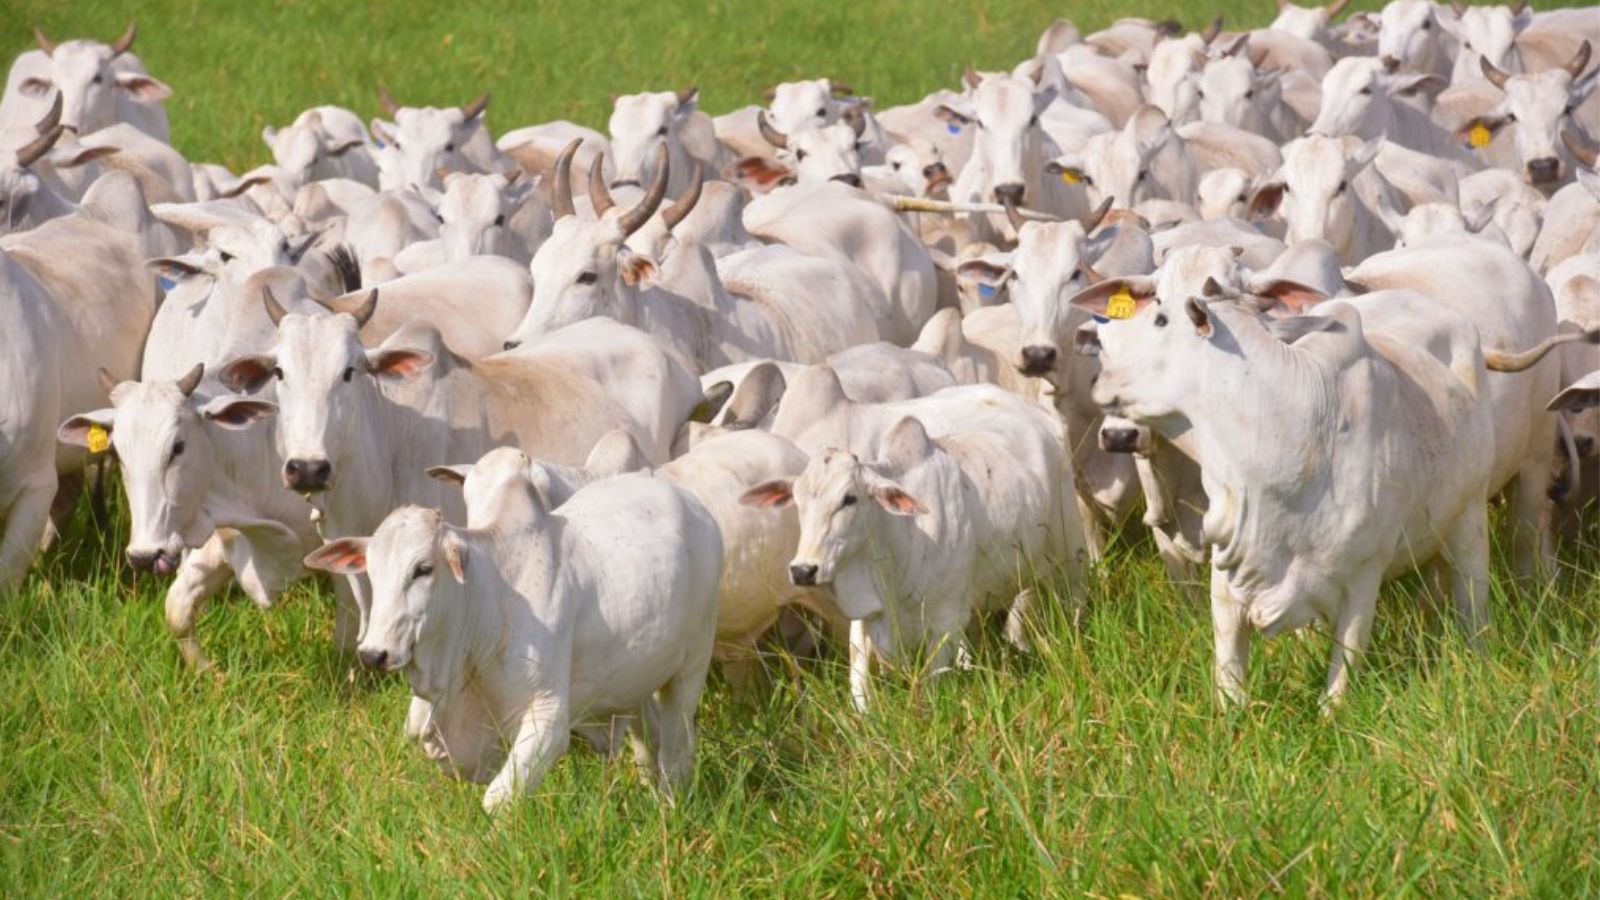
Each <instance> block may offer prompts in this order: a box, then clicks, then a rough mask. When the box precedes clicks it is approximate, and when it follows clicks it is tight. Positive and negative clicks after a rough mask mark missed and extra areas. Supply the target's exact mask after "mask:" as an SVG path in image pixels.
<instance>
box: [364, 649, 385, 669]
mask: <svg viewBox="0 0 1600 900" xmlns="http://www.w3.org/2000/svg"><path fill="white" fill-rule="evenodd" d="M356 656H357V657H358V658H359V659H360V660H361V664H362V665H363V666H366V667H367V668H369V669H381V668H383V664H384V663H386V662H388V661H389V651H387V650H372V649H370V648H367V647H363V648H361V649H359V650H357V651H356Z"/></svg>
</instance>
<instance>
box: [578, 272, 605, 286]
mask: <svg viewBox="0 0 1600 900" xmlns="http://www.w3.org/2000/svg"><path fill="white" fill-rule="evenodd" d="M599 280H600V276H599V275H596V274H595V273H593V272H584V273H583V274H582V275H579V276H578V283H579V284H594V283H595V282H596V281H599Z"/></svg>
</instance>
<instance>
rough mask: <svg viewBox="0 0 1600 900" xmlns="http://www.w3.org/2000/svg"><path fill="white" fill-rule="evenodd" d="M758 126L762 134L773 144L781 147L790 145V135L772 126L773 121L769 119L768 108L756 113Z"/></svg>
mask: <svg viewBox="0 0 1600 900" xmlns="http://www.w3.org/2000/svg"><path fill="white" fill-rule="evenodd" d="M756 127H757V128H759V129H761V136H762V137H763V138H765V139H766V141H767V143H769V144H771V145H772V146H774V147H777V148H779V149H783V148H786V147H788V146H789V136H788V135H786V134H784V133H783V132H781V131H779V130H778V129H776V128H773V127H772V123H771V122H768V121H767V111H766V110H761V111H760V112H758V113H756Z"/></svg>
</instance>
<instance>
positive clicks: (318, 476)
mask: <svg viewBox="0 0 1600 900" xmlns="http://www.w3.org/2000/svg"><path fill="white" fill-rule="evenodd" d="M283 484H284V486H285V487H287V488H288V489H289V490H291V491H294V492H296V493H301V494H309V493H316V492H319V491H325V490H327V489H328V488H329V487H332V486H333V463H331V462H328V461H327V460H325V459H291V460H289V461H288V462H286V463H284V464H283Z"/></svg>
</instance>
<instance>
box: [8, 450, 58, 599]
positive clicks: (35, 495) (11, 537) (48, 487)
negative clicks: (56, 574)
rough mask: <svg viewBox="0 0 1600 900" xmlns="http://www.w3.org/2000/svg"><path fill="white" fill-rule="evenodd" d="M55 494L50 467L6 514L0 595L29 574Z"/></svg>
mask: <svg viewBox="0 0 1600 900" xmlns="http://www.w3.org/2000/svg"><path fill="white" fill-rule="evenodd" d="M55 494H56V470H55V466H54V465H52V466H51V467H50V468H48V469H46V470H44V471H43V472H42V473H41V474H39V475H38V476H36V477H35V478H34V479H33V480H32V481H31V482H29V483H27V484H24V485H23V486H22V489H21V490H20V491H18V492H17V496H16V499H15V500H13V501H12V502H11V508H10V509H9V510H6V511H5V512H6V514H5V522H4V525H5V537H4V538H3V539H0V591H7V590H10V589H11V588H12V587H14V586H16V584H17V583H18V582H20V581H21V580H22V576H24V575H26V574H28V567H29V566H31V565H33V557H34V555H35V554H37V553H38V552H39V545H40V544H41V543H42V542H43V541H44V536H45V530H46V529H47V528H48V527H49V524H50V501H51V500H52V499H53V498H54V497H55Z"/></svg>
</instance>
